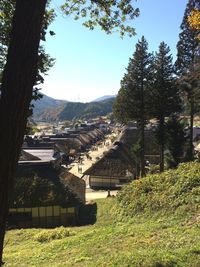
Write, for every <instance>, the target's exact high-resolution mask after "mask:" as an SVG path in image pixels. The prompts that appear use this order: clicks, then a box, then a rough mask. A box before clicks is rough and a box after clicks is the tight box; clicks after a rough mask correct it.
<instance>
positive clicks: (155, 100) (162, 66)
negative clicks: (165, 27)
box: [149, 42, 181, 172]
mask: <svg viewBox="0 0 200 267" xmlns="http://www.w3.org/2000/svg"><path fill="white" fill-rule="evenodd" d="M153 71H154V74H153V76H152V81H151V91H150V98H149V104H150V107H149V110H150V113H151V115H152V116H153V117H154V118H156V119H157V121H158V128H157V131H156V138H157V142H158V144H159V146H160V172H162V171H164V148H165V143H166V135H165V118H166V117H168V116H170V115H171V114H172V113H174V112H178V111H180V109H181V101H180V97H179V90H178V87H177V85H176V84H175V78H174V67H173V62H172V56H171V54H170V48H169V47H168V46H167V44H165V43H164V42H162V43H161V44H160V46H159V51H158V52H157V53H156V55H155V57H154V63H153Z"/></svg>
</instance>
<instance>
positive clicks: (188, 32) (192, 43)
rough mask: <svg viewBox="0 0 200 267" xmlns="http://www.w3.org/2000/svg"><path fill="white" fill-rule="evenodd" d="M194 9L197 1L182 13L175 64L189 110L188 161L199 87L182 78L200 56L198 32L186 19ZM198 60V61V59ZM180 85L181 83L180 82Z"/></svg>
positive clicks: (191, 70)
mask: <svg viewBox="0 0 200 267" xmlns="http://www.w3.org/2000/svg"><path fill="white" fill-rule="evenodd" d="M194 9H197V10H200V2H199V0H189V1H188V4H187V6H186V10H185V13H184V17H183V21H182V24H181V33H180V34H179V41H178V43H177V60H176V63H175V66H176V71H177V75H178V77H179V78H182V79H185V80H186V82H184V87H182V88H183V93H185V95H186V98H187V103H188V106H189V109H190V138H189V139H190V140H189V147H190V149H189V155H188V157H189V159H190V160H191V159H193V153H194V151H193V121H194V114H195V112H196V110H195V104H196V103H195V102H196V101H195V100H196V99H197V95H198V94H199V86H196V82H195V83H194V82H192V83H191V79H189V80H190V81H189V80H188V79H187V77H186V78H184V76H188V74H189V73H190V74H189V75H190V77H191V74H192V73H193V71H194V65H195V64H196V61H197V58H198V57H199V54H200V46H199V42H198V38H197V37H198V34H199V30H195V29H193V28H191V27H190V25H189V22H188V17H189V16H190V15H191V14H192V11H193V10H194ZM198 60H199V59H198ZM180 83H182V81H181V80H180Z"/></svg>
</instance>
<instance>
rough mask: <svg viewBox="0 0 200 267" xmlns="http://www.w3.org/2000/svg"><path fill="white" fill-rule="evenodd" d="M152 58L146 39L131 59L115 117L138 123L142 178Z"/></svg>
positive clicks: (137, 45)
mask: <svg viewBox="0 0 200 267" xmlns="http://www.w3.org/2000/svg"><path fill="white" fill-rule="evenodd" d="M151 63H152V56H151V54H150V53H148V43H147V41H146V40H145V38H144V37H142V39H141V40H140V41H138V43H137V44H136V50H135V53H134V54H133V57H132V58H130V60H129V64H128V67H127V73H126V74H125V75H124V77H123V79H122V81H121V88H120V90H119V93H118V96H117V98H116V102H115V104H114V113H115V116H116V117H117V118H118V119H119V120H121V121H123V122H127V121H131V120H135V121H137V124H138V127H139V132H140V134H139V150H140V151H139V155H140V156H139V161H140V172H141V176H144V175H145V159H144V153H145V151H144V143H145V140H144V128H145V125H146V120H147V118H148V111H147V103H146V101H147V94H148V83H149V82H150V78H151V75H150V73H151V68H150V67H151Z"/></svg>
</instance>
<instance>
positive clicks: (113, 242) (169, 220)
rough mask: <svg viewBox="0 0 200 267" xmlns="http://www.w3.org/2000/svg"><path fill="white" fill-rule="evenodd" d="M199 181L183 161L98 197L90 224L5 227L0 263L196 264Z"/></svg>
mask: <svg viewBox="0 0 200 267" xmlns="http://www.w3.org/2000/svg"><path fill="white" fill-rule="evenodd" d="M199 185H200V165H199V164H198V163H190V164H183V165H181V166H180V168H179V169H178V170H177V171H169V172H166V173H164V174H162V175H161V176H158V175H152V176H149V177H146V178H144V179H142V180H140V181H136V182H134V183H132V184H130V185H128V186H126V187H125V188H124V190H122V192H121V193H120V194H119V195H118V196H117V198H107V199H104V200H98V201H97V222H96V224H94V225H89V226H84V227H72V228H66V229H65V228H63V227H62V228H57V229H54V230H41V229H27V230H12V231H8V233H7V235H6V246H5V250H4V261H5V262H6V264H5V266H11V267H15V266H19V267H21V266H26V267H29V266H30V267H33V266H36V267H40V266H41V267H43V266H52V267H53V266H56V267H57V266H60V267H61V266H63V267H64V266H65V267H67V266H70V267H71V266H77V267H82V266H84V267H107V266H110V267H111V266H112V267H115V266H116V267H118V266H119V267H128V266H133V267H173V266H182V267H200V209H199V200H200V199H199V196H200V194H199V188H200V186H199Z"/></svg>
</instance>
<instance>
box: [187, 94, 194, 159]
mask: <svg viewBox="0 0 200 267" xmlns="http://www.w3.org/2000/svg"><path fill="white" fill-rule="evenodd" d="M193 124H194V100H193V98H191V103H190V136H189V155H188V159H189V160H193V157H194V154H193V153H194V151H193V150H194V146H193Z"/></svg>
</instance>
